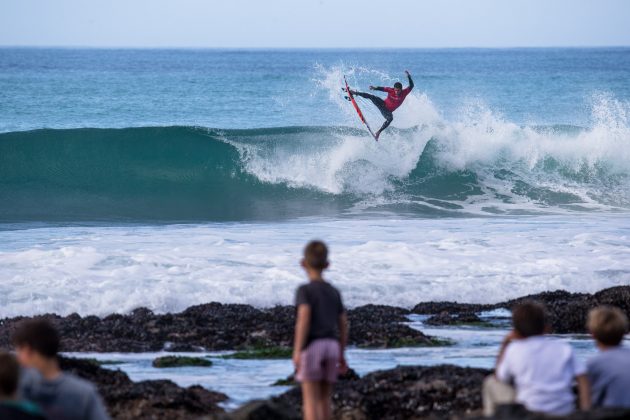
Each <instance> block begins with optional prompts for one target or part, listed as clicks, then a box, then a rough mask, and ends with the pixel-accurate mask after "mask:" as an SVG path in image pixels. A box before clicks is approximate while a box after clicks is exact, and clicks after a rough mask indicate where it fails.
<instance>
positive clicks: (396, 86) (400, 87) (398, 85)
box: [394, 82, 402, 89]
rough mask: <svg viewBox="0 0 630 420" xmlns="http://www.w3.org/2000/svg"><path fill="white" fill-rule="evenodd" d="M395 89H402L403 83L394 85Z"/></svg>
mask: <svg viewBox="0 0 630 420" xmlns="http://www.w3.org/2000/svg"><path fill="white" fill-rule="evenodd" d="M394 87H395V88H397V89H402V83H400V82H396V83H394Z"/></svg>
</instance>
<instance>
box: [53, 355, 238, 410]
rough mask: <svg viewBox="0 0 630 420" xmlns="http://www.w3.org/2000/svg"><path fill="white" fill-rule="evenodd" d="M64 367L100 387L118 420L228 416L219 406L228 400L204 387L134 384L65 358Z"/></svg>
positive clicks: (163, 382)
mask: <svg viewBox="0 0 630 420" xmlns="http://www.w3.org/2000/svg"><path fill="white" fill-rule="evenodd" d="M60 365H61V368H62V369H63V370H64V371H68V372H71V373H74V374H75V375H77V376H79V377H82V378H84V379H87V380H88V381H90V382H92V383H93V384H94V385H96V387H97V388H98V390H99V393H100V394H101V396H102V397H103V401H104V402H105V405H106V407H107V410H108V412H109V414H110V415H111V416H112V418H114V419H121V420H126V419H155V420H162V419H164V420H167V419H175V420H179V419H182V420H183V419H196V418H201V417H206V416H210V418H214V416H216V415H218V414H220V413H223V412H224V410H223V409H222V408H221V407H219V406H218V405H217V404H218V403H219V402H222V401H225V400H226V399H227V396H226V395H225V394H222V393H219V392H212V391H208V390H207V389H205V388H202V387H200V386H191V387H188V388H182V387H179V386H177V385H176V384H175V383H173V382H171V381H168V380H157V381H142V382H132V381H131V380H130V379H129V377H128V376H127V375H126V374H125V373H123V372H121V371H119V370H109V369H103V368H101V367H100V366H98V365H97V364H96V363H94V362H91V361H88V360H80V359H73V358H61V359H60Z"/></svg>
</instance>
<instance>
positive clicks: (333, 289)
mask: <svg viewBox="0 0 630 420" xmlns="http://www.w3.org/2000/svg"><path fill="white" fill-rule="evenodd" d="M324 283H325V284H326V286H325V287H327V288H329V289H330V290H332V291H334V292H335V293H336V294H337V295H339V296H341V292H340V291H339V289H337V288H336V287H335V285H334V284H332V283H331V282H329V281H328V280H326V281H325V282H324Z"/></svg>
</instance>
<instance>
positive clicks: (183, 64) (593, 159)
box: [0, 48, 630, 222]
mask: <svg viewBox="0 0 630 420" xmlns="http://www.w3.org/2000/svg"><path fill="white" fill-rule="evenodd" d="M404 69H409V70H410V71H412V74H413V75H414V78H415V82H416V86H417V88H416V89H415V91H414V92H413V94H412V96H411V97H410V98H409V99H408V100H407V102H406V103H405V106H404V107H402V108H401V109H400V110H399V111H397V113H396V119H395V121H394V124H393V126H394V127H393V128H392V129H391V130H390V131H389V132H386V135H385V137H383V139H382V141H381V143H379V144H375V143H374V142H372V141H371V140H370V139H369V138H368V137H366V133H365V131H364V130H363V129H362V127H361V125H360V122H359V121H358V120H357V118H356V115H355V114H354V111H353V110H352V109H351V107H349V106H348V104H347V103H346V102H345V101H344V100H343V98H342V94H341V91H340V87H341V78H342V75H343V74H347V75H348V76H349V78H350V80H351V83H352V84H353V85H355V86H356V87H357V88H363V89H365V88H367V86H368V85H369V84H378V85H391V84H392V83H393V82H394V81H396V80H399V79H401V78H403V74H402V72H403V70H404ZM0 91H1V92H2V95H1V96H0V110H1V111H0V179H1V180H2V181H1V183H0V220H4V221H12V222H14V221H121V220H122V221H143V220H153V221H154V220H166V221H174V220H175V221H225V220H236V221H238V220H282V219H291V218H295V217H305V216H320V215H327V216H342V215H354V216H356V215H366V214H370V213H374V212H376V213H382V212H393V213H397V214H401V215H406V216H407V215H411V216H420V217H426V216H429V217H442V216H446V217H450V216H461V215H466V216H468V215H492V214H531V213H541V212H542V213H547V212H550V211H551V212H565V211H601V210H603V211H626V209H628V206H629V205H630V189H629V185H630V183H629V180H628V173H629V171H630V164H629V163H628V162H630V147H629V143H630V126H629V124H628V113H629V111H630V107H629V101H630V50H629V49H624V48H616V49H513V50H509V49H507V50H483V49H481V50H476V49H473V50H467V49H463V50H399V51H398V50H392V51H378V50H377V51H370V50H355V51H331V50H322V51H318V50H304V51H302V50H293V51H291V50H289V51H285V50H274V51H244V50H243V51H241V50H236V51H232V50H228V51H222V50H73V49H0ZM363 106H364V108H365V111H366V114H367V116H368V119H369V120H370V122H371V123H372V125H373V126H378V125H380V123H381V117H380V115H379V114H378V112H376V111H375V110H374V109H373V107H372V106H371V105H370V104H369V103H363Z"/></svg>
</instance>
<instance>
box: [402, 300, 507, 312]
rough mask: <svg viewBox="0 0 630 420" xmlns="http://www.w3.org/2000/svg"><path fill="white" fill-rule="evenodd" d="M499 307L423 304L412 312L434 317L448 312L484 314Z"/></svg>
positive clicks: (415, 307)
mask: <svg viewBox="0 0 630 420" xmlns="http://www.w3.org/2000/svg"><path fill="white" fill-rule="evenodd" d="M497 307H498V305H480V304H474V303H459V302H421V303H418V304H417V305H416V306H414V307H413V309H412V310H411V312H412V313H414V314H419V315H434V314H440V313H443V312H446V313H448V314H460V313H471V312H482V311H490V310H492V309H496V308H497Z"/></svg>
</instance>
